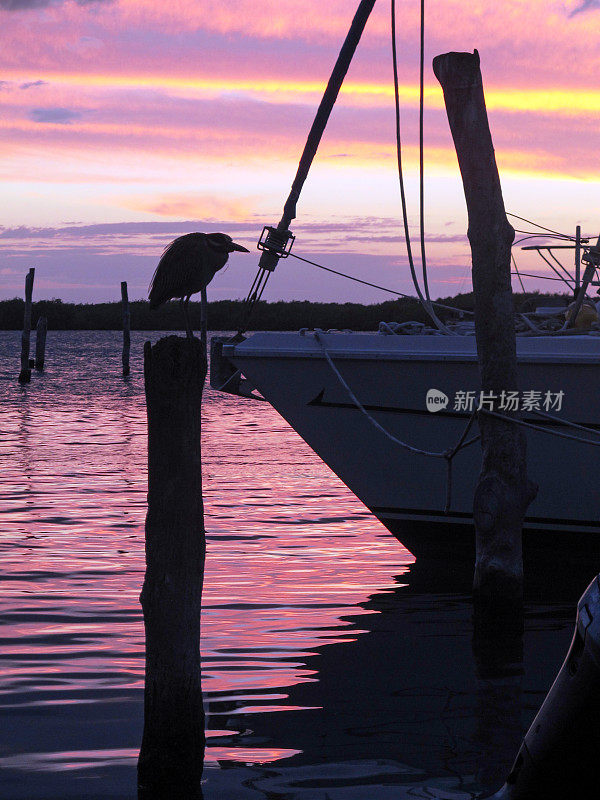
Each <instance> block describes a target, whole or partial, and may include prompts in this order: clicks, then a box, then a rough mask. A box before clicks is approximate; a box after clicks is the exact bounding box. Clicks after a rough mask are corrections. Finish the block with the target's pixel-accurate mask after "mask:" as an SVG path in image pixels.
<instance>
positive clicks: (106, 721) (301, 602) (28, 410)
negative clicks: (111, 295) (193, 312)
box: [0, 332, 598, 800]
mask: <svg viewBox="0 0 600 800" xmlns="http://www.w3.org/2000/svg"><path fill="white" fill-rule="evenodd" d="M158 336H159V334H143V333H134V334H132V376H131V378H130V379H129V380H128V381H124V380H123V379H122V377H120V374H119V370H120V343H119V341H120V339H119V335H118V334H115V333H111V332H51V333H49V335H48V346H47V351H48V352H47V360H46V364H47V369H46V373H45V374H44V375H43V376H39V375H37V374H36V373H34V374H33V377H32V382H31V384H30V385H29V386H27V387H21V386H19V385H18V384H17V382H16V376H17V374H18V370H19V364H18V355H19V335H18V334H17V333H13V332H0V401H1V409H2V413H1V417H0V437H1V439H0V447H1V449H0V476H1V483H0V519H1V524H0V550H1V552H0V557H1V559H2V574H1V577H0V580H1V586H0V626H1V628H0V637H1V651H0V703H1V709H0V713H1V715H2V720H1V722H0V767H1V771H2V777H1V778H0V780H1V781H2V787H1V789H0V796H1V797H2V798H3V800H13V799H14V800H16V799H17V798H27V799H28V800H55V799H56V800H58V798H61V799H62V798H86V799H87V798H89V800H91V799H92V798H124V799H125V798H135V796H136V789H135V786H136V784H135V766H136V758H137V752H138V747H139V743H140V740H141V731H142V724H143V719H142V715H143V708H142V693H143V676H144V661H143V654H144V641H143V625H142V618H141V609H140V606H139V602H138V596H139V592H140V588H141V584H142V580H143V570H144V515H145V509H146V507H145V492H146V440H145V405H144V395H143V379H142V374H141V352H142V345H143V342H144V340H145V339H147V338H151V339H152V340H156V339H157V338H158ZM203 459H204V494H205V514H206V528H207V540H208V552H207V562H206V577H205V584H204V595H203V618H202V639H203V643H202V660H203V689H204V692H205V708H206V712H207V727H208V732H207V735H208V737H209V738H208V746H207V751H206V762H205V765H206V769H205V782H204V797H205V798H206V800H216V799H217V798H228V799H229V798H233V799H234V800H236V799H237V798H240V800H246V798H247V799H248V800H251V798H256V800H258V799H259V798H285V799H286V800H287V799H288V798H289V799H293V800H296V799H297V800H371V798H373V799H374V800H388V799H391V798H394V799H395V800H399V799H400V798H408V797H411V798H414V797H417V798H420V797H422V798H427V797H439V798H468V797H474V796H475V794H476V793H477V792H479V791H481V790H483V789H489V788H497V785H498V784H499V783H502V782H503V778H504V776H505V774H506V771H507V769H508V767H509V766H510V763H511V762H512V759H513V757H514V755H515V752H516V750H517V748H518V745H519V742H520V740H521V738H522V735H523V733H524V731H525V730H526V729H527V727H528V726H529V723H530V721H531V719H532V717H533V715H534V713H535V712H536V710H537V708H538V707H539V705H540V703H541V701H542V700H543V697H544V695H545V693H546V691H547V689H548V687H549V685H550V683H551V681H552V679H553V677H554V675H555V674H556V671H557V670H558V668H559V666H560V664H561V662H562V660H563V657H564V655H565V654H566V650H567V648H568V643H569V640H570V637H571V633H572V627H573V619H574V605H575V601H576V599H577V597H578V596H579V595H580V594H581V593H582V592H583V590H584V589H585V587H586V586H587V584H588V582H589V580H590V579H591V577H593V575H594V574H595V572H596V571H597V566H598V565H597V564H590V563H589V559H588V560H587V561H585V560H584V561H583V562H582V564H581V565H575V566H573V563H572V562H573V559H567V560H565V559H561V558H559V557H558V556H557V555H552V554H550V558H549V559H548V564H547V565H546V566H544V567H543V568H542V567H541V566H538V564H537V562H536V565H535V567H532V574H533V573H535V578H536V585H535V588H534V589H532V590H531V592H530V598H529V601H528V605H527V617H526V621H525V628H526V630H525V636H524V638H523V639H519V638H515V639H511V638H509V639H505V640H499V641H492V642H487V643H484V644H483V645H482V644H481V643H473V642H472V627H471V619H470V617H471V609H470V604H469V597H468V589H469V580H470V568H469V566H468V565H467V566H465V567H464V568H463V567H459V566H456V565H450V564H448V563H441V564H436V563H433V562H432V563H426V564H423V563H421V561H420V560H418V561H417V562H416V563H413V562H414V559H413V557H412V556H411V554H410V553H408V552H407V551H406V550H405V549H404V548H403V547H402V546H401V545H400V544H399V543H398V542H397V541H396V540H395V539H393V538H392V537H391V536H390V535H389V534H388V532H387V531H386V530H385V529H384V528H383V527H382V526H381V525H380V524H379V523H378V522H377V521H376V520H375V519H374V518H373V517H371V515H370V514H369V513H368V512H367V511H366V510H365V508H364V507H363V506H362V505H361V503H360V502H359V501H358V500H357V499H356V498H355V497H354V496H353V495H352V494H351V493H350V492H349V491H348V490H347V489H346V488H345V487H344V486H343V485H342V484H341V483H340V481H339V480H338V479H337V478H336V477H335V476H334V475H333V474H332V473H331V472H330V471H329V469H328V468H327V467H326V466H325V465H324V464H323V463H322V462H320V461H319V459H318V458H317V457H316V456H315V455H314V453H312V451H311V450H310V449H309V448H308V447H307V446H306V445H305V444H304V442H303V441H302V440H301V439H300V438H299V437H298V436H297V435H296V434H295V433H294V431H292V430H291V429H290V428H289V426H288V425H287V424H286V423H285V422H284V421H283V420H282V419H281V418H280V417H279V416H278V415H277V414H276V413H275V412H274V411H273V409H271V408H270V406H269V405H268V404H266V403H256V402H251V401H245V400H238V399H236V398H233V397H229V396H224V395H219V394H216V393H214V392H213V391H211V390H210V388H207V389H206V390H205V404H204V417H203ZM567 568H571V572H570V574H569V575H567V574H566V571H567Z"/></svg>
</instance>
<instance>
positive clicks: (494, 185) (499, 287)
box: [433, 50, 537, 624]
mask: <svg viewBox="0 0 600 800" xmlns="http://www.w3.org/2000/svg"><path fill="white" fill-rule="evenodd" d="M433 70H434V72H435V75H436V77H437V79H438V80H439V82H440V84H441V86H442V89H443V90H444V101H445V104H446V111H447V114H448V121H449V123H450V130H451V132H452V137H453V139H454V145H455V147H456V153H457V156H458V163H459V166H460V171H461V175H462V181H463V188H464V192H465V198H466V201H467V210H468V216H469V230H468V236H469V241H470V244H471V254H472V262H473V292H474V295H475V336H476V341H477V356H478V360H479V370H480V376H481V388H482V391H483V392H484V393H486V394H487V395H488V396H492V395H494V396H496V397H500V394H501V392H502V391H509V390H513V391H515V390H517V388H518V387H517V358H516V337H515V326H514V307H513V297H512V289H511V280H510V255H511V246H512V242H513V239H514V230H513V228H512V226H511V225H510V224H509V222H508V220H507V218H506V212H505V210H504V201H503V198H502V189H501V187H500V178H499V175H498V168H497V166H496V159H495V156H494V147H493V144H492V137H491V133H490V129H489V124H488V119H487V111H486V107H485V99H484V95H483V82H482V77H481V70H480V66H479V54H478V52H477V50H475V52H474V53H446V54H444V55H440V56H437V57H436V58H435V59H434V60H433ZM496 410H498V408H497V406H496ZM478 420H479V427H480V430H481V445H482V450H483V463H482V469H481V474H480V476H479V482H478V484H477V488H476V490H475V498H474V504H473V516H474V521H475V543H476V560H475V576H474V583H473V591H474V599H475V607H476V612H477V611H479V612H482V613H481V617H480V618H481V621H482V622H483V624H486V622H489V621H491V620H492V619H494V618H495V617H497V616H503V615H505V616H506V617H507V618H510V616H511V615H512V614H513V613H514V611H515V610H516V608H519V609H520V607H521V604H522V598H523V557H522V527H523V520H524V517H525V511H526V510H527V507H528V506H529V504H530V503H531V501H532V500H533V498H534V497H535V494H536V491H537V487H536V486H535V485H534V484H532V483H531V481H529V480H528V478H527V464H526V440H525V436H524V434H523V431H522V429H521V428H520V427H519V426H518V425H515V424H513V423H511V422H508V421H506V420H503V419H499V418H496V417H492V416H486V415H485V413H481V412H480V414H479V417H478ZM476 619H477V613H476Z"/></svg>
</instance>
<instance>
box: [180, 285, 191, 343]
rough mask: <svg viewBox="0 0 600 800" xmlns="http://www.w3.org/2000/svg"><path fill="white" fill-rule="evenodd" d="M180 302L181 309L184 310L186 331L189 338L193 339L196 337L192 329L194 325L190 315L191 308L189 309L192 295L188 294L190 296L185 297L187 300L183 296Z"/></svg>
mask: <svg viewBox="0 0 600 800" xmlns="http://www.w3.org/2000/svg"><path fill="white" fill-rule="evenodd" d="M179 302H180V303H181V309H182V311H183V316H184V317H185V332H186V334H187V337H188V339H193V338H194V331H193V330H192V326H191V325H190V315H189V310H188V303H189V302H190V295H189V294H188V296H187V297H186V298H185V300H184V299H183V297H182V298H181V300H180V301H179Z"/></svg>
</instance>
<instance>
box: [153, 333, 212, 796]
mask: <svg viewBox="0 0 600 800" xmlns="http://www.w3.org/2000/svg"><path fill="white" fill-rule="evenodd" d="M205 377H206V358H205V355H204V353H203V351H202V345H201V344H200V341H199V340H198V339H196V338H193V339H190V338H185V339H183V338H180V337H177V336H167V337H165V338H163V339H161V340H160V341H159V342H157V343H156V344H155V345H154V346H153V347H152V346H151V344H150V342H146V344H145V346H144V381H145V388H146V405H147V411H148V514H147V516H146V577H145V579H144V587H143V589H142V594H141V597H140V601H141V604H142V609H143V612H144V626H145V630H146V685H145V691H144V735H143V739H142V747H141V750H140V757H139V761H138V787H139V792H138V796H139V798H140V800H141V799H142V798H143V800H158V798H160V799H161V800H164V799H166V798H173V799H174V798H185V800H199V798H201V797H202V790H201V786H200V782H201V778H202V765H203V757H204V710H203V705H202V686H201V680H200V604H201V600H202V582H203V579H204V554H205V548H206V537H205V533H204V516H203V504H202V465H201V452H200V406H201V402H202V387H203V385H204V380H205Z"/></svg>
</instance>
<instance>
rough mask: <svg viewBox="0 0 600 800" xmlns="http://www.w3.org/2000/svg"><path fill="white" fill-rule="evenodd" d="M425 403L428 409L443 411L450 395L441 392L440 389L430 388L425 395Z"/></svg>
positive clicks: (433, 411)
mask: <svg viewBox="0 0 600 800" xmlns="http://www.w3.org/2000/svg"><path fill="white" fill-rule="evenodd" d="M425 405H426V406H427V411H431V412H432V413H433V414H435V412H436V411H442V409H444V408H446V406H447V405H448V395H445V394H444V393H443V392H440V390H439V389H429V390H428V392H427V394H426V395H425Z"/></svg>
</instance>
